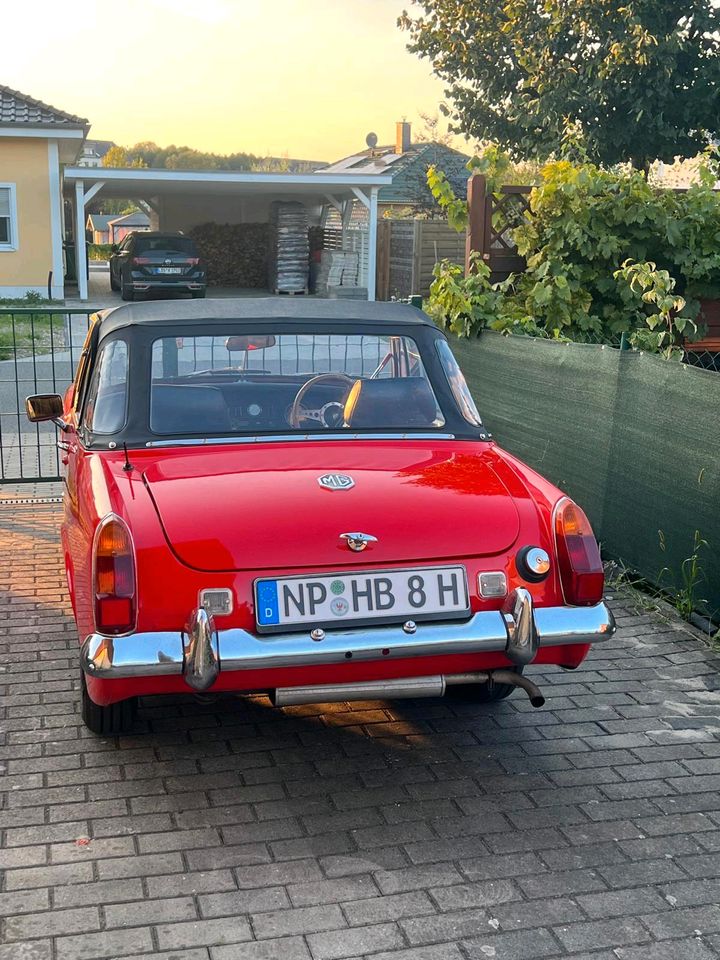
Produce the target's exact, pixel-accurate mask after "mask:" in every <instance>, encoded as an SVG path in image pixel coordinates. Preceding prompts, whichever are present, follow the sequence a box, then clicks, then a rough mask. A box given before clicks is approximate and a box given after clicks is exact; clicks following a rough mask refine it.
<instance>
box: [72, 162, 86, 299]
mask: <svg viewBox="0 0 720 960" xmlns="http://www.w3.org/2000/svg"><path fill="white" fill-rule="evenodd" d="M75 269H76V270H77V281H78V294H79V295H80V299H81V300H87V299H88V265H87V247H86V246H85V181H84V180H77V181H76V183H75Z"/></svg>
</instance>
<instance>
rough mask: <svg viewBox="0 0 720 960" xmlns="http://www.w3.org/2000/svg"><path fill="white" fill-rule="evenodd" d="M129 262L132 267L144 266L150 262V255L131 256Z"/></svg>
mask: <svg viewBox="0 0 720 960" xmlns="http://www.w3.org/2000/svg"><path fill="white" fill-rule="evenodd" d="M131 263H132V265H133V266H134V267H144V266H147V264H148V263H150V257H133V258H132V260H131Z"/></svg>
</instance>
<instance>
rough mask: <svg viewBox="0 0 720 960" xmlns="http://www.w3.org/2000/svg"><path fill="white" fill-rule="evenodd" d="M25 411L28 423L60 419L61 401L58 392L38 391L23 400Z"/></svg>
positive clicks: (61, 412)
mask: <svg viewBox="0 0 720 960" xmlns="http://www.w3.org/2000/svg"><path fill="white" fill-rule="evenodd" d="M25 412H26V413H27V418H28V420H29V421H30V423H40V422H41V421H43V420H60V419H62V415H63V401H62V397H61V396H60V394H58V393H38V394H36V395H35V396H34V397H28V398H27V399H26V400H25Z"/></svg>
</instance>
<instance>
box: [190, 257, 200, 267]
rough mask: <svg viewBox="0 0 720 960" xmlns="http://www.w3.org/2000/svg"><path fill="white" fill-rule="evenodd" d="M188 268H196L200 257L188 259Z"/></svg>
mask: <svg viewBox="0 0 720 960" xmlns="http://www.w3.org/2000/svg"><path fill="white" fill-rule="evenodd" d="M187 263H188V266H190V267H196V266H197V265H198V264H199V263H200V257H188V260H187Z"/></svg>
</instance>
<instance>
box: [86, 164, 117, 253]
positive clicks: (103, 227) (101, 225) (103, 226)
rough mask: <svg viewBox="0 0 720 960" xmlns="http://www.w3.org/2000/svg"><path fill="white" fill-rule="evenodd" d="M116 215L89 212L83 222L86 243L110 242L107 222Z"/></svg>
mask: <svg viewBox="0 0 720 960" xmlns="http://www.w3.org/2000/svg"><path fill="white" fill-rule="evenodd" d="M83 166H84V164H83ZM116 217H117V214H116V213H109V214H108V213H89V214H88V218H87V221H86V223H85V235H86V236H87V240H88V243H110V242H111V241H110V228H109V226H108V224H109V223H110V221H111V220H115V219H116Z"/></svg>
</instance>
